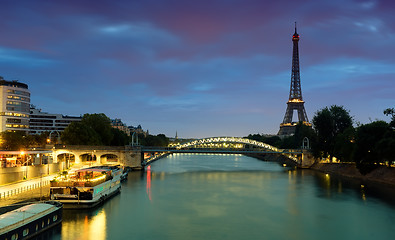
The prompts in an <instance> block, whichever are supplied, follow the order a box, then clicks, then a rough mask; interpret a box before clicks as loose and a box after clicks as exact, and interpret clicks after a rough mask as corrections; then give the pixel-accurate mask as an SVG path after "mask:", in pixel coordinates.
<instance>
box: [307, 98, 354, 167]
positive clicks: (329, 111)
mask: <svg viewBox="0 0 395 240" xmlns="http://www.w3.org/2000/svg"><path fill="white" fill-rule="evenodd" d="M312 123H313V127H314V130H315V132H316V135H317V139H316V142H315V145H314V148H315V149H314V152H315V153H318V155H319V156H317V157H327V156H329V158H330V159H332V157H333V156H336V157H337V156H339V155H341V153H339V152H335V149H338V148H335V146H336V145H337V144H344V143H345V142H340V141H343V140H344V141H345V140H346V138H345V137H339V135H341V134H343V133H344V132H345V131H346V129H350V128H352V127H353V126H352V124H353V121H352V117H351V116H350V114H349V112H348V111H347V110H345V109H344V108H343V107H342V106H337V105H332V106H331V107H330V108H328V107H325V108H323V109H321V110H319V111H318V112H317V113H316V114H315V116H314V117H313V121H312Z"/></svg>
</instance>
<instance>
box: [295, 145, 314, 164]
mask: <svg viewBox="0 0 395 240" xmlns="http://www.w3.org/2000/svg"><path fill="white" fill-rule="evenodd" d="M314 163H315V158H314V157H313V155H312V154H311V153H310V152H309V151H308V150H305V149H304V150H303V151H302V158H301V160H300V162H299V163H298V165H299V167H300V168H310V167H311V166H312V165H313V164H314Z"/></svg>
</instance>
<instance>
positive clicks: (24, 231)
mask: <svg viewBox="0 0 395 240" xmlns="http://www.w3.org/2000/svg"><path fill="white" fill-rule="evenodd" d="M28 234H29V228H26V229H25V230H23V236H24V237H26V236H27V235H28Z"/></svg>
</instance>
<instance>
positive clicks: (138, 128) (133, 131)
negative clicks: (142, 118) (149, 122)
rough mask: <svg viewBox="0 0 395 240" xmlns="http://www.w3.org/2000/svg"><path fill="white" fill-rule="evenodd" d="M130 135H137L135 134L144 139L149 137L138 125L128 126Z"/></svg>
mask: <svg viewBox="0 0 395 240" xmlns="http://www.w3.org/2000/svg"><path fill="white" fill-rule="evenodd" d="M128 128H129V129H130V133H131V134H133V133H137V134H143V135H144V136H145V137H146V136H148V135H149V133H148V130H147V131H144V130H143V128H142V127H141V125H138V126H137V127H133V126H129V127H128Z"/></svg>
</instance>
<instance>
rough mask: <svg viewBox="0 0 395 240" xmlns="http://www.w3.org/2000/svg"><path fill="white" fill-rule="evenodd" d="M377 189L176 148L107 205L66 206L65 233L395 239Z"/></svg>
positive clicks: (390, 213)
mask: <svg viewBox="0 0 395 240" xmlns="http://www.w3.org/2000/svg"><path fill="white" fill-rule="evenodd" d="M370 189H371V188H370V186H367V185H366V184H364V187H362V188H361V183H360V182H358V181H348V180H344V179H340V178H337V177H336V176H332V175H328V176H327V175H325V174H322V173H318V172H315V171H310V170H289V169H287V168H284V167H283V166H280V165H278V164H275V163H267V162H262V161H260V160H257V159H252V158H249V157H245V156H241V155H240V156H233V155H224V156H218V155H196V154H190V155H181V154H179V155H177V154H176V155H174V156H169V157H167V158H164V159H161V160H160V161H157V162H154V163H153V164H152V166H151V167H150V168H147V171H142V172H132V173H130V174H129V177H128V180H127V182H125V183H123V185H122V192H121V194H120V195H119V196H116V197H115V198H113V199H110V200H109V201H107V202H106V203H105V204H104V205H103V206H100V207H98V208H96V209H94V210H88V211H65V217H64V221H63V225H62V232H61V236H59V239H60V237H61V239H62V240H66V239H67V240H68V239H84V240H85V239H94V240H100V239H131V238H133V239H161V240H162V239H171V240H174V239H188V240H189V239H199V240H200V239H230V240H232V239H320V240H325V239H328V240H329V239H359V240H360V239H372V236H375V239H392V238H391V237H392V227H393V223H394V221H395V209H394V208H393V206H394V204H392V205H391V206H390V207H389V206H386V205H385V204H383V202H382V200H381V199H379V198H376V197H375V195H374V194H372V191H371V190H370ZM372 229H374V230H372Z"/></svg>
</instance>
